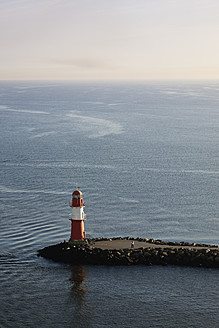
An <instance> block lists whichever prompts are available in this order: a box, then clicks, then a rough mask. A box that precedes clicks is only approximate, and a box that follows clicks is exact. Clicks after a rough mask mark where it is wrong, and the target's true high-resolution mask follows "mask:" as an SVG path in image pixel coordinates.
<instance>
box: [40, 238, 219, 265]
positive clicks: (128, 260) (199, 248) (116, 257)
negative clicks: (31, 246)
mask: <svg viewBox="0 0 219 328" xmlns="http://www.w3.org/2000/svg"><path fill="white" fill-rule="evenodd" d="M126 238H129V237H126ZM130 239H131V238H130ZM97 240H103V239H100V238H98V239H90V240H88V241H87V244H84V245H74V244H72V243H70V242H63V243H60V244H57V245H53V246H49V247H45V248H44V249H41V250H39V251H38V255H39V256H42V257H45V258H48V259H52V260H54V261H57V262H64V263H71V264H92V265H139V264H140V265H180V266H193V267H207V268H219V248H218V246H212V245H204V244H198V245H197V244H194V243H193V244H189V243H183V244H182V243H168V242H162V241H155V240H148V239H147V240H146V241H147V242H151V247H141V248H137V249H131V248H125V249H101V248H96V247H95V248H94V247H92V244H93V242H94V241H97ZM104 240H107V239H104ZM132 240H133V239H132ZM135 240H140V241H145V239H141V238H138V239H135ZM159 243H160V245H162V247H156V248H155V247H153V244H155V245H159ZM165 245H168V246H169V247H165ZM170 246H171V247H170ZM208 246H209V248H208ZM213 247H214V248H213ZM212 248H213V249H212Z"/></svg>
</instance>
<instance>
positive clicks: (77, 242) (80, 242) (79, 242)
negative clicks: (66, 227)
mask: <svg viewBox="0 0 219 328" xmlns="http://www.w3.org/2000/svg"><path fill="white" fill-rule="evenodd" d="M69 244H71V245H77V246H80V245H83V246H85V245H88V241H87V239H81V240H78V239H69Z"/></svg>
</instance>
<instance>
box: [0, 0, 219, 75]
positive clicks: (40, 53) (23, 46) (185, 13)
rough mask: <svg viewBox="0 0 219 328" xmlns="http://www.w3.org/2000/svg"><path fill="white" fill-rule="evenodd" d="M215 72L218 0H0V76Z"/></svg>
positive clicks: (218, 44)
mask: <svg viewBox="0 0 219 328" xmlns="http://www.w3.org/2000/svg"><path fill="white" fill-rule="evenodd" d="M160 78H161V79H174V78H175V79H178V78H183V79H200V78H203V79H208V78H209V79H212V78H213V79H214V78H219V0H77V1H76V0H0V79H2V80H4V79H15V80H18V79H22V80H25V79H32V80H35V79H37V80H40V79H43V80H51V79H55V80H57V79H62V80H69V79H80V80H81V79H84V80H87V79H89V80H91V79H160Z"/></svg>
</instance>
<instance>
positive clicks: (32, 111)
mask: <svg viewBox="0 0 219 328" xmlns="http://www.w3.org/2000/svg"><path fill="white" fill-rule="evenodd" d="M0 109H6V110H8V111H9V112H18V113H29V114H43V115H49V114H50V113H49V112H45V111H41V110H28V109H14V108H10V107H8V106H2V105H1V106H0Z"/></svg>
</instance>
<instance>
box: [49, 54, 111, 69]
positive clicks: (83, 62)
mask: <svg viewBox="0 0 219 328" xmlns="http://www.w3.org/2000/svg"><path fill="white" fill-rule="evenodd" d="M52 61H53V63H55V64H57V65H60V66H68V67H69V66H70V67H74V68H82V69H102V68H105V69H106V68H112V66H111V65H110V63H108V62H106V61H102V60H99V59H95V58H86V57H81V58H72V59H54V60H52Z"/></svg>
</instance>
